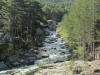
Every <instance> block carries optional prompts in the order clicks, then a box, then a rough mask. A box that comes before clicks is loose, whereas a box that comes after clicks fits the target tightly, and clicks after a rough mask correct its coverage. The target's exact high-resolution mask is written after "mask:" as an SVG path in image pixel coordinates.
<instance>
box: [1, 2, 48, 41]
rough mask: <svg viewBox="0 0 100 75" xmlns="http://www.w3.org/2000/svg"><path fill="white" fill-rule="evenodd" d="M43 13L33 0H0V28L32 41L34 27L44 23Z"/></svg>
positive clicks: (38, 4)
mask: <svg viewBox="0 0 100 75" xmlns="http://www.w3.org/2000/svg"><path fill="white" fill-rule="evenodd" d="M44 16H45V13H44V12H43V11H42V7H41V6H40V3H39V2H37V1H35V0H0V29H1V31H5V30H6V31H9V32H10V33H11V34H12V35H13V36H16V37H18V38H21V39H22V40H24V41H27V42H32V41H34V35H35V29H36V28H38V27H41V23H42V25H44V24H46V23H47V21H46V19H45V17H44Z"/></svg>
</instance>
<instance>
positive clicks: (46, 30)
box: [44, 28, 50, 36]
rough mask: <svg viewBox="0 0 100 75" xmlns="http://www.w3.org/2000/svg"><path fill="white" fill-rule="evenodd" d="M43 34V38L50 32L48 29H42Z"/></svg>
mask: <svg viewBox="0 0 100 75" xmlns="http://www.w3.org/2000/svg"><path fill="white" fill-rule="evenodd" d="M44 34H45V36H48V35H49V34H50V30H49V29H48V28H45V29H44Z"/></svg>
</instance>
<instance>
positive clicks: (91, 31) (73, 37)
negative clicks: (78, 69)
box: [58, 0, 100, 56]
mask: <svg viewBox="0 0 100 75" xmlns="http://www.w3.org/2000/svg"><path fill="white" fill-rule="evenodd" d="M99 2H100V1H98V0H96V1H95V0H88V1H87V0H75V1H74V3H73V4H72V6H71V7H70V10H69V13H68V15H66V14H65V15H64V17H63V19H62V25H61V26H60V28H58V32H59V33H60V34H61V35H62V37H63V38H64V39H65V41H66V42H67V43H68V44H69V46H70V50H73V51H72V52H73V53H75V54H78V56H79V55H82V52H84V51H87V52H89V49H88V50H86V49H87V46H88V48H90V47H91V43H93V39H94V40H96V36H97V37H98V35H99V31H100V30H98V29H97V28H98V27H99V24H97V25H95V23H96V21H97V20H98V19H99V17H100V14H99V13H100V11H99V5H100V4H99ZM97 11H98V12H99V13H98V12H97ZM96 26H97V28H96ZM99 39H100V38H99ZM83 48H84V51H83ZM74 49H76V50H74ZM90 50H92V48H91V49H90Z"/></svg>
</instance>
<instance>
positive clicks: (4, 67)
mask: <svg viewBox="0 0 100 75" xmlns="http://www.w3.org/2000/svg"><path fill="white" fill-rule="evenodd" d="M7 69H9V68H8V67H7V65H6V64H5V63H4V62H0V71H1V70H7Z"/></svg>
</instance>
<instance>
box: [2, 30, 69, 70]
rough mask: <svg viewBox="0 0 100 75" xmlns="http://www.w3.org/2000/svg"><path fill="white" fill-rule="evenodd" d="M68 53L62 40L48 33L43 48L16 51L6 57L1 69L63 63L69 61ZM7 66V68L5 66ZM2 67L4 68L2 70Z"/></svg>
mask: <svg viewBox="0 0 100 75" xmlns="http://www.w3.org/2000/svg"><path fill="white" fill-rule="evenodd" d="M69 56H70V53H69V51H68V49H67V45H66V44H65V43H64V42H63V40H62V39H61V38H59V37H57V36H56V32H55V31H50V35H49V36H45V41H44V42H43V47H34V48H30V49H28V50H23V49H18V50H16V51H15V53H14V54H13V55H12V56H10V57H8V58H7V60H6V61H5V63H3V62H1V64H4V66H2V67H0V68H1V69H0V70H3V69H15V68H19V69H20V68H25V66H30V67H34V66H38V65H39V64H41V63H43V62H46V63H57V62H63V61H66V60H68V59H69ZM6 65H7V66H6ZM3 67H4V68H3Z"/></svg>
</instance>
